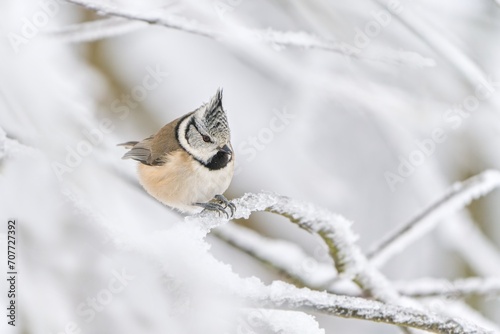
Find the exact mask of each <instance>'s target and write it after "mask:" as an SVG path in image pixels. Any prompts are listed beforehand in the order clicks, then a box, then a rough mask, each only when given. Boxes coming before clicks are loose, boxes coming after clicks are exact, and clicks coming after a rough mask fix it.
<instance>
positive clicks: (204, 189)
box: [118, 88, 236, 217]
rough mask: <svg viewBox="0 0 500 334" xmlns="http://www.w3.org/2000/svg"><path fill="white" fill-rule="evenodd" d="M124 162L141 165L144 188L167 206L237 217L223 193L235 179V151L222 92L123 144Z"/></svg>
mask: <svg viewBox="0 0 500 334" xmlns="http://www.w3.org/2000/svg"><path fill="white" fill-rule="evenodd" d="M118 145H119V146H124V147H125V148H127V149H129V151H128V152H127V153H125V155H124V156H123V157H122V159H133V160H136V161H138V175H139V181H140V183H141V185H142V187H143V188H144V189H145V190H146V191H147V192H148V193H149V194H150V195H151V196H153V197H154V198H156V199H157V200H159V201H160V202H162V203H163V204H165V205H167V206H169V207H171V208H173V209H174V210H177V211H180V212H181V213H187V214H194V213H199V212H200V211H204V210H208V211H215V212H218V213H223V214H225V215H227V216H228V217H229V213H228V212H227V208H229V209H230V213H231V216H232V215H234V211H235V209H236V207H235V205H234V204H233V203H231V202H229V201H228V200H227V199H226V198H225V197H224V195H223V193H224V192H225V191H226V190H227V188H228V187H229V185H230V183H231V180H232V178H233V174H234V151H233V147H232V145H231V132H230V129H229V123H228V121H227V115H226V111H225V110H224V108H223V106H222V89H220V88H219V89H218V90H217V92H216V93H215V95H214V96H213V97H212V98H211V99H210V101H209V102H208V103H204V104H202V105H201V106H200V107H199V108H197V109H196V110H194V111H192V112H189V113H187V114H185V115H184V116H181V117H179V118H177V119H175V120H173V121H172V122H170V123H168V124H166V125H165V126H163V127H162V128H161V129H160V130H159V131H158V132H157V133H156V134H154V135H152V136H150V137H148V138H146V139H144V140H142V141H129V142H126V143H122V144H118Z"/></svg>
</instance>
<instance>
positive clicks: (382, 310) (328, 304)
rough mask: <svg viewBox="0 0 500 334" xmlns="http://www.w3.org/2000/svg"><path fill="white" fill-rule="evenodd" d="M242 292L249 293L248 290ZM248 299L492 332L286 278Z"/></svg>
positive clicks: (431, 327) (433, 327)
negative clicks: (300, 285)
mask: <svg viewBox="0 0 500 334" xmlns="http://www.w3.org/2000/svg"><path fill="white" fill-rule="evenodd" d="M241 294H242V295H243V296H245V291H242V292H241ZM245 299H246V300H250V301H252V302H254V303H255V304H256V305H257V306H258V307H269V308H273V309H282V310H295V311H305V312H314V313H322V314H328V315H334V316H338V317H343V318H354V319H360V320H369V321H375V322H381V323H386V324H392V325H397V326H405V327H411V328H415V329H420V330H425V331H430V332H433V333H456V334H459V333H460V334H465V333H471V334H472V333H475V334H479V333H488V331H486V330H485V329H482V328H480V327H478V326H475V325H473V324H471V323H469V322H467V321H464V320H461V319H454V318H450V317H446V316H442V315H438V314H434V313H430V312H425V311H420V310H416V309H412V308H408V307H403V306H397V305H390V304H384V303H380V302H377V301H373V300H367V299H363V298H357V297H347V296H336V295H331V294H327V293H325V292H319V291H312V290H309V289H306V288H302V289H299V288H296V287H294V286H292V285H289V284H286V283H283V282H275V283H273V284H272V285H271V286H269V287H268V289H266V291H261V292H259V293H254V292H253V291H251V292H250V294H249V295H248V296H245Z"/></svg>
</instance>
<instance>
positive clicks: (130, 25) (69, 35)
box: [46, 17, 148, 43]
mask: <svg viewBox="0 0 500 334" xmlns="http://www.w3.org/2000/svg"><path fill="white" fill-rule="evenodd" d="M147 26H148V25H147V23H145V22H141V21H131V20H127V19H124V18H121V17H110V18H106V19H102V20H95V21H90V22H83V23H77V24H72V25H69V26H65V27H60V28H57V29H53V30H51V31H48V32H47V33H46V34H47V35H48V36H50V37H54V38H57V40H59V41H62V42H71V43H81V42H92V41H96V40H99V39H103V38H109V37H113V36H119V35H122V34H126V33H129V32H132V31H135V30H137V29H141V28H144V27H147Z"/></svg>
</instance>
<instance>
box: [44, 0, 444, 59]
mask: <svg viewBox="0 0 500 334" xmlns="http://www.w3.org/2000/svg"><path fill="white" fill-rule="evenodd" d="M66 1H67V2H70V3H73V4H76V5H80V6H83V7H85V8H87V9H90V10H93V11H96V12H98V13H100V14H102V15H108V16H114V17H120V18H124V19H127V20H133V21H140V22H146V23H149V24H154V25H160V26H164V27H167V28H171V29H176V30H180V31H184V32H188V33H191V34H195V35H199V36H203V37H207V38H211V39H214V40H223V39H228V40H231V39H240V38H242V36H244V37H245V38H247V39H251V40H255V41H260V42H264V43H268V44H272V45H276V46H281V47H299V48H304V49H318V50H324V51H330V52H335V53H338V54H341V55H343V56H347V57H349V58H354V59H361V60H370V61H382V62H390V63H394V64H400V65H413V66H417V67H429V66H431V67H432V66H434V65H435V62H434V60H433V59H430V58H426V57H423V56H421V55H420V54H418V53H415V52H409V51H401V50H391V51H390V52H389V51H388V52H387V54H386V55H383V56H382V57H370V56H367V55H362V54H361V55H360V54H357V53H353V52H351V51H347V50H346V47H345V46H344V44H343V43H339V42H336V41H333V40H329V39H326V38H322V37H319V36H316V35H313V34H310V33H307V32H302V31H299V32H292V31H278V30H275V29H271V28H269V29H265V30H260V29H248V28H244V27H233V29H228V30H227V31H226V32H224V33H223V32H220V31H216V30H213V29H211V28H209V27H207V26H203V25H201V24H199V23H198V22H196V21H194V20H190V19H187V18H185V17H182V16H180V15H173V14H169V15H158V14H145V13H138V12H136V11H130V10H126V9H122V8H116V7H112V6H109V5H106V4H102V3H99V4H97V3H92V2H87V1H84V0H66ZM87 28H88V26H82V30H86V29H87ZM108 29H112V30H113V31H112V33H115V31H116V29H115V28H114V27H113V26H109V27H108ZM77 30H78V26H77V25H75V26H73V27H71V28H70V29H69V30H67V29H63V30H61V31H57V30H53V31H52V33H51V34H53V35H59V36H62V37H63V38H64V39H65V40H68V41H71V39H72V38H74V39H75V41H80V40H85V38H89V37H91V38H92V40H95V39H96V37H97V36H98V33H95V32H91V31H88V30H87V31H83V36H79V35H78V34H77V33H75V32H76V31H77ZM104 35H108V33H105V34H104Z"/></svg>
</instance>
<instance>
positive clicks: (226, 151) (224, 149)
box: [220, 145, 233, 155]
mask: <svg viewBox="0 0 500 334" xmlns="http://www.w3.org/2000/svg"><path fill="white" fill-rule="evenodd" d="M220 150H221V151H222V152H225V153H227V154H229V155H231V154H233V151H231V149H230V148H229V146H227V145H224V146H222V148H221V149H220Z"/></svg>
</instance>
